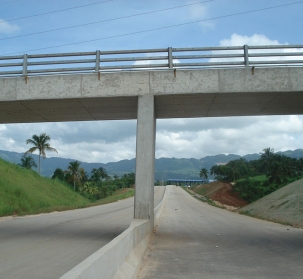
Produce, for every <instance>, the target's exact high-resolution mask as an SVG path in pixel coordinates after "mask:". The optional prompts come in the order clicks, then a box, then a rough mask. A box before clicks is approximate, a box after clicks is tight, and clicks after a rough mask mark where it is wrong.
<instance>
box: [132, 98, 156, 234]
mask: <svg viewBox="0 0 303 279" xmlns="http://www.w3.org/2000/svg"><path fill="white" fill-rule="evenodd" d="M155 141H156V117H155V100H154V96H153V95H143V96H139V97H138V114H137V141H136V186H135V212H134V218H135V219H147V220H150V222H151V229H153V227H154V165H155Z"/></svg>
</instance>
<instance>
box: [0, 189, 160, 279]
mask: <svg viewBox="0 0 303 279" xmlns="http://www.w3.org/2000/svg"><path fill="white" fill-rule="evenodd" d="M163 192H164V187H155V206H156V205H157V204H158V203H159V202H160V201H161V199H162V196H163ZM133 212H134V199H133V198H129V199H126V200H122V201H119V202H116V203H111V204H106V205H101V206H95V207H91V208H85V209H78V210H70V211H65V212H55V213H49V214H41V215H33V216H27V217H14V218H0V278H1V279H2V278H5V279H17V278H22V279H27V278H30V279H34V278H39V279H41V278H43V279H47V278H56V279H57V278H59V277H60V276H62V275H63V274H65V273H66V272H67V271H69V270H71V269H72V268H73V267H75V266H76V265H77V264H79V263H80V262H82V261H83V260H84V259H85V258H87V257H88V256H90V255H91V254H93V253H94V252H96V251H97V250H99V249H100V248H101V247H102V246H104V245H105V244H107V243H108V242H110V241H111V240H112V239H113V238H115V237H116V236H117V235H119V234H120V233H122V232H123V231H124V230H125V229H127V227H128V226H129V225H130V223H131V221H132V219H133Z"/></svg>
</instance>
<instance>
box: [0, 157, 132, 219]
mask: <svg viewBox="0 0 303 279" xmlns="http://www.w3.org/2000/svg"><path fill="white" fill-rule="evenodd" d="M0 173H1V176H0V197H1V198H0V216H8V215H25V214H36V213H43V212H52V211H62V210H68V209H75V208H83V207H88V206H93V205H100V204H105V203H110V202H114V201H117V200H121V199H125V198H128V197H131V196H133V195H134V189H128V188H127V189H125V188H123V187H120V188H123V189H118V190H117V191H115V193H114V194H113V195H107V197H104V198H102V199H100V200H98V201H96V200H94V199H91V200H89V199H88V198H87V195H84V196H83V195H81V194H80V193H78V192H75V191H73V186H72V185H70V184H68V183H67V182H65V181H61V180H60V179H49V178H46V177H42V176H40V175H39V174H38V173H37V172H35V171H32V170H30V169H26V168H23V167H21V166H19V165H16V164H13V163H9V162H6V161H4V160H2V159H0ZM63 175H64V173H63ZM123 185H126V184H123ZM104 186H106V183H105V182H104ZM111 193H113V192H111ZM88 197H89V195H88Z"/></svg>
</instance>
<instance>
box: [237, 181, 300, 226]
mask: <svg viewBox="0 0 303 279" xmlns="http://www.w3.org/2000/svg"><path fill="white" fill-rule="evenodd" d="M239 212H240V213H244V214H247V215H250V216H255V217H259V218H262V219H266V220H271V221H275V222H280V223H285V224H289V225H294V226H300V227H303V179H300V180H297V181H295V182H293V183H291V184H289V185H287V186H285V187H282V188H281V189H279V190H277V191H275V192H273V193H271V194H269V195H267V196H265V197H263V198H261V199H259V200H257V201H255V202H253V203H251V204H249V205H247V206H245V207H242V208H241V209H240V210H239Z"/></svg>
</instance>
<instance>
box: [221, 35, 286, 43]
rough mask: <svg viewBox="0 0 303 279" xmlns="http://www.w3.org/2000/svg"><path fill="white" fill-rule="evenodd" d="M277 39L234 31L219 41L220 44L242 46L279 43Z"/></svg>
mask: <svg viewBox="0 0 303 279" xmlns="http://www.w3.org/2000/svg"><path fill="white" fill-rule="evenodd" d="M279 44H280V43H279V42H278V41H277V40H270V39H269V38H267V37H266V36H265V35H262V34H254V35H252V36H250V37H249V36H242V35H238V34H236V33H234V34H232V35H231V37H230V38H229V39H223V40H221V41H220V46H243V45H253V46H255V45H279Z"/></svg>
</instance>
